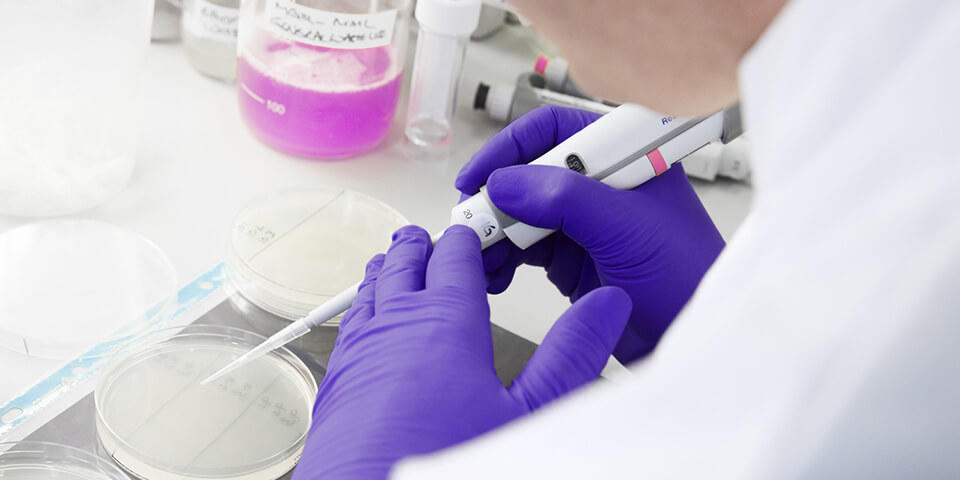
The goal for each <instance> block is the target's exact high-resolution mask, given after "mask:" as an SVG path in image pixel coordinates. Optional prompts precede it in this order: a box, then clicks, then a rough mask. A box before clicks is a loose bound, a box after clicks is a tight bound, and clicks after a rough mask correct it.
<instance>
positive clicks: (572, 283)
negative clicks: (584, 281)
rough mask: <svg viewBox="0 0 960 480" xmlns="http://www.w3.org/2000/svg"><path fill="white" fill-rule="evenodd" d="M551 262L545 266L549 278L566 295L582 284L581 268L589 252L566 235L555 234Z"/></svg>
mask: <svg viewBox="0 0 960 480" xmlns="http://www.w3.org/2000/svg"><path fill="white" fill-rule="evenodd" d="M555 237H556V238H554V240H553V255H552V259H551V262H550V263H549V264H548V265H547V266H546V267H545V269H546V271H547V279H548V280H550V282H551V283H553V284H554V286H556V287H557V290H559V291H560V293H561V294H563V296H565V297H569V296H570V295H571V294H572V293H573V291H574V290H575V289H576V288H577V285H579V284H580V275H581V269H582V268H583V261H584V259H585V258H586V257H587V252H585V251H584V250H583V248H582V247H581V246H580V245H577V244H576V243H575V242H574V241H573V240H571V239H570V237H568V236H566V235H555Z"/></svg>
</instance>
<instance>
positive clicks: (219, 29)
mask: <svg viewBox="0 0 960 480" xmlns="http://www.w3.org/2000/svg"><path fill="white" fill-rule="evenodd" d="M239 23H240V10H239V9H236V8H229V7H223V6H220V5H216V4H213V3H210V2H209V1H207V0H193V4H192V5H191V6H190V8H188V9H187V10H186V11H184V12H183V26H184V28H186V29H187V31H189V32H190V33H192V34H194V35H196V36H198V37H204V38H210V39H213V40H217V41H221V42H225V43H233V42H235V41H236V40H237V26H238V25H239Z"/></svg>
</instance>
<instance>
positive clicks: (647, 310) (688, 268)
mask: <svg viewBox="0 0 960 480" xmlns="http://www.w3.org/2000/svg"><path fill="white" fill-rule="evenodd" d="M597 118H599V116H598V115H596V114H593V113H588V112H584V111H580V110H575V109H569V108H561V107H553V106H550V107H540V108H538V109H536V110H534V111H532V112H530V113H528V114H526V115H524V116H523V117H520V118H519V119H517V120H516V121H515V122H513V123H512V124H510V125H509V126H507V128H505V129H504V130H502V131H501V132H499V133H498V134H497V135H495V136H494V137H493V138H491V139H490V141H489V142H487V144H486V145H484V147H483V148H481V149H480V151H478V152H477V153H476V154H475V155H474V156H473V158H472V159H471V160H470V162H469V163H467V165H466V166H464V167H463V169H462V170H460V174H459V175H458V177H457V180H456V187H457V189H459V190H460V191H461V192H462V193H463V196H464V197H466V196H469V195H473V194H475V193H477V191H478V189H479V188H480V187H481V186H482V185H484V184H486V185H487V192H488V193H489V195H490V200H492V201H493V203H494V204H495V205H496V206H497V208H499V209H500V210H502V211H503V212H504V213H506V214H507V215H510V216H511V217H513V218H515V219H517V220H519V221H521V222H524V223H528V224H530V225H534V226H537V227H544V228H551V229H557V230H559V232H557V233H555V234H553V235H551V236H550V237H547V238H545V239H543V240H541V241H540V242H539V243H537V244H535V245H533V246H531V247H530V248H528V249H527V250H526V251H523V250H520V249H518V248H517V247H515V246H513V245H512V244H511V243H510V242H509V241H502V242H500V243H498V244H496V245H493V246H491V247H489V248H487V249H486V250H485V251H484V256H483V257H484V268H485V270H486V272H487V279H488V281H489V286H488V291H489V292H490V293H500V292H502V291H503V290H505V289H506V288H507V286H508V285H509V284H510V282H511V280H512V279H513V274H514V271H515V270H516V268H517V267H518V266H519V265H521V264H524V263H526V264H530V265H537V266H541V267H544V268H545V269H546V271H547V278H549V279H550V281H551V282H553V283H554V285H556V286H557V288H558V289H559V290H560V292H561V293H563V294H564V295H566V296H568V297H569V298H570V300H571V301H575V300H576V299H578V298H580V297H581V296H583V295H584V294H586V293H587V292H590V291H592V290H594V289H595V288H597V287H599V286H601V285H615V286H618V287H621V288H623V289H624V290H625V291H626V292H627V293H628V294H629V295H630V298H631V299H632V300H633V312H632V314H631V315H630V321H629V323H628V324H627V328H626V329H625V330H624V333H623V338H621V339H620V342H619V343H618V344H617V347H616V349H615V350H614V355H615V356H616V357H617V359H618V360H620V361H621V362H623V363H627V362H630V361H632V360H635V359H637V358H640V357H642V356H643V355H645V354H647V353H648V352H650V351H651V350H652V349H653V348H654V347H655V346H656V343H657V341H658V340H659V339H660V337H661V335H663V332H664V331H665V330H666V328H667V327H668V326H669V325H670V322H671V321H673V318H674V317H675V316H676V315H677V313H679V312H680V310H681V309H682V308H683V306H684V304H686V302H687V300H689V299H690V296H691V295H692V294H693V292H694V290H695V289H696V288H697V285H698V284H699V283H700V279H701V278H702V277H703V275H704V273H705V272H706V271H707V269H708V268H709V267H710V265H712V264H713V261H714V260H715V259H716V258H717V255H719V254H720V251H721V250H723V247H724V241H723V238H722V237H721V236H720V233H719V232H718V231H717V228H716V227H715V226H714V225H713V221H711V219H710V216H709V215H707V212H706V210H704V208H703V205H702V204H701V203H700V199H699V197H697V194H696V193H695V192H694V191H693V187H691V185H690V182H689V181H688V180H687V177H686V175H685V174H684V172H683V168H682V167H681V166H680V165H679V164H674V165H673V167H671V168H670V169H669V170H667V171H666V172H665V173H663V174H662V175H660V176H659V177H657V178H654V179H651V180H650V181H648V182H646V183H645V184H643V185H641V186H639V187H637V188H635V189H633V190H616V189H614V188H612V187H609V186H607V185H604V184H603V183H600V182H598V181H596V180H592V179H590V178H587V177H585V176H583V175H581V174H579V173H576V172H574V171H572V170H567V169H561V168H556V167H549V166H535V165H528V166H514V165H516V164H523V163H527V162H530V161H533V160H535V159H536V158H538V157H539V156H541V155H543V154H544V153H546V152H547V151H548V150H550V149H551V148H553V147H554V146H555V145H557V144H558V143H560V142H562V141H563V140H565V139H566V138H567V137H569V136H571V135H573V134H574V133H576V132H577V131H579V130H581V129H582V128H583V127H585V126H587V125H588V124H590V123H591V122H593V121H594V120H596V119H597Z"/></svg>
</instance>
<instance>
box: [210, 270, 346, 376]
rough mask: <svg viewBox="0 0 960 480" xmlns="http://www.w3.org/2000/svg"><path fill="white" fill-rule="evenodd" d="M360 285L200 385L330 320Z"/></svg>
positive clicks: (271, 337) (312, 311)
mask: <svg viewBox="0 0 960 480" xmlns="http://www.w3.org/2000/svg"><path fill="white" fill-rule="evenodd" d="M359 287H360V283H359V282H358V283H355V284H353V285H351V286H349V287H347V289H346V290H344V291H342V292H340V293H338V294H336V295H335V296H334V297H333V298H331V299H330V300H327V301H326V302H324V303H322V304H320V305H319V306H318V307H317V308H314V309H313V310H311V311H310V313H308V314H307V316H305V317H303V318H301V319H300V320H297V321H296V322H293V323H291V324H290V325H287V326H286V327H284V328H283V330H280V331H279V332H277V333H274V334H273V335H271V336H270V338H268V339H266V340H264V342H263V343H261V344H260V345H257V346H256V347H254V349H253V350H250V351H249V352H247V353H245V354H243V355H241V356H240V357H239V358H237V359H236V360H234V361H232V362H230V363H229V364H227V366H225V367H223V368H221V369H220V370H218V371H216V372H215V373H214V374H213V375H210V376H209V377H207V378H205V379H203V380H202V381H201V382H200V385H206V384H208V383H210V382H212V381H214V380H216V379H218V378H220V377H221V376H223V375H224V374H226V373H228V372H232V371H234V370H236V369H237V368H239V367H240V366H242V365H243V364H245V363H248V362H250V361H252V360H256V359H257V358H260V357H262V356H263V355H266V354H268V353H270V352H272V351H273V350H275V349H277V348H280V347H282V346H284V345H286V344H288V343H290V342H292V341H294V340H296V339H298V338H300V337H302V336H304V335H306V334H307V332H309V331H310V329H311V328H314V327H316V326H319V325H321V324H323V323H324V322H326V321H328V320H330V319H331V318H334V317H336V316H337V315H340V314H341V313H343V312H345V311H346V310H347V309H348V308H350V305H351V304H353V299H354V298H357V289H358V288H359Z"/></svg>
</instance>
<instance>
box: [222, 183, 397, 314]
mask: <svg viewBox="0 0 960 480" xmlns="http://www.w3.org/2000/svg"><path fill="white" fill-rule="evenodd" d="M408 223H409V222H408V221H407V219H406V218H404V217H403V215H401V214H400V213H399V212H397V211H396V210H394V209H393V208H391V207H389V206H388V205H386V204H385V203H383V202H381V201H379V200H376V199H374V198H372V197H368V196H366V195H363V194H360V193H357V192H354V191H351V190H345V189H314V190H298V191H288V192H283V193H279V194H276V195H272V196H270V197H267V198H265V199H262V200H259V201H256V202H254V203H252V204H251V205H249V206H247V207H246V208H245V209H244V210H243V211H242V212H240V214H239V215H238V216H237V218H236V220H235V222H234V227H233V231H232V233H231V235H230V250H229V252H228V255H227V261H226V271H227V278H228V280H229V285H230V286H231V287H232V288H233V289H234V290H235V291H237V292H238V293H240V295H242V296H243V297H244V298H245V299H246V300H247V301H249V302H250V303H252V304H253V305H256V306H257V307H259V308H262V309H263V310H266V311H267V312H269V313H271V314H274V315H277V316H280V317H282V318H286V319H289V320H296V319H298V318H300V317H302V316H304V315H306V314H307V313H309V312H310V310H312V309H313V308H315V307H316V306H317V305H320V304H321V303H323V302H325V301H327V300H328V299H330V297H332V296H333V295H336V294H337V293H339V292H340V291H341V290H343V289H345V288H347V287H349V286H350V285H352V284H353V283H355V282H356V281H358V280H360V279H361V278H363V273H364V267H365V265H366V263H367V262H368V261H369V260H370V258H371V257H373V256H374V255H376V254H377V253H382V252H385V251H386V250H387V247H389V246H390V238H391V235H392V234H393V232H394V231H396V230H397V229H398V228H400V227H402V226H404V225H407V224H408ZM331 323H333V322H331Z"/></svg>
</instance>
